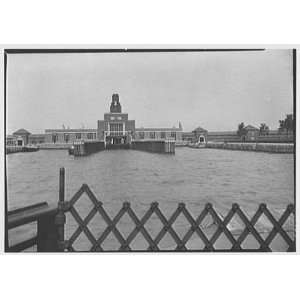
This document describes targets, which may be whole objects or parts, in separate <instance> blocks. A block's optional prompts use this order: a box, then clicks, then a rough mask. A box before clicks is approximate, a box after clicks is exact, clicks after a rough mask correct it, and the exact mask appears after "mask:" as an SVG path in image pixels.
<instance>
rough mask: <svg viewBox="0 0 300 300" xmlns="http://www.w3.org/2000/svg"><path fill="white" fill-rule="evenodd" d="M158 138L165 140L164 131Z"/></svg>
mask: <svg viewBox="0 0 300 300" xmlns="http://www.w3.org/2000/svg"><path fill="white" fill-rule="evenodd" d="M160 138H161V139H165V138H166V133H165V132H164V131H162V132H161V133H160Z"/></svg>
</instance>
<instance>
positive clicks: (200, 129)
mask: <svg viewBox="0 0 300 300" xmlns="http://www.w3.org/2000/svg"><path fill="white" fill-rule="evenodd" d="M194 131H207V130H206V129H204V128H202V127H200V126H199V127H197V128H195V129H194V130H193V131H192V132H194Z"/></svg>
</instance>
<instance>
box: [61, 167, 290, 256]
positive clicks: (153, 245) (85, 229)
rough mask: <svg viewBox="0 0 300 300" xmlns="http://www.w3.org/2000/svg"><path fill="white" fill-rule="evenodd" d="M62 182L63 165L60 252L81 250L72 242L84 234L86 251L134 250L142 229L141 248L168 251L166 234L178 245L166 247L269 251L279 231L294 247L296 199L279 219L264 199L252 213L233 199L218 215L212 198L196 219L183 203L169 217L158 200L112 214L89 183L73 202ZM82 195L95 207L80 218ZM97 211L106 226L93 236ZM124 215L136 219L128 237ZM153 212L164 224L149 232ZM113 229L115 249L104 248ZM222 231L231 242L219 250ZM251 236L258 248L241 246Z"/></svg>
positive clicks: (126, 205)
mask: <svg viewBox="0 0 300 300" xmlns="http://www.w3.org/2000/svg"><path fill="white" fill-rule="evenodd" d="M63 182H64V169H61V184H60V187H61V188H62V189H60V201H59V205H58V215H57V220H56V223H57V225H58V227H59V232H60V241H59V248H60V250H61V251H77V250H78V249H76V247H74V243H75V242H76V240H77V239H78V237H79V236H80V235H82V234H83V235H85V237H86V238H87V240H88V242H89V243H90V245H91V246H90V248H89V249H88V250H86V251H125V252H127V251H133V250H134V249H132V246H131V244H132V242H133V241H134V239H135V238H136V237H137V235H138V234H141V235H142V237H143V239H144V241H145V242H146V246H145V248H144V249H140V251H165V250H166V249H161V248H160V246H159V244H160V242H161V241H162V240H163V238H164V237H165V236H166V234H167V233H168V234H169V235H170V236H171V238H172V239H173V241H174V243H175V245H176V246H175V247H174V249H173V248H172V249H167V251H236V252H240V251H247V252H249V251H263V252H269V251H272V248H271V246H270V245H271V243H272V241H273V240H274V238H275V237H276V236H277V235H280V236H281V239H282V240H283V241H284V242H285V243H286V245H287V249H286V250H287V251H295V207H294V205H293V204H290V205H288V206H287V207H286V209H285V211H284V212H283V214H282V215H281V216H280V217H279V219H276V218H275V217H274V216H273V215H272V213H271V212H270V210H269V209H268V208H267V206H266V205H265V204H261V205H260V206H259V208H258V210H257V211H256V213H255V214H254V215H253V216H252V218H248V217H247V216H246V214H245V213H244V212H243V210H242V209H241V208H240V206H239V205H238V204H233V205H232V208H231V209H230V210H229V211H228V213H227V215H226V216H225V217H220V215H219V214H218V213H217V212H216V210H215V209H214V207H213V206H212V204H210V203H208V204H206V205H205V207H204V209H203V210H202V212H201V213H200V214H199V216H198V217H197V218H194V217H193V216H192V214H191V213H190V212H189V211H188V209H187V208H186V206H185V204H184V203H179V204H178V206H177V208H176V210H175V211H174V212H173V213H172V214H171V216H170V217H168V218H167V217H166V216H165V215H164V213H163V212H162V211H161V209H160V207H159V204H158V203H157V202H154V203H152V204H151V205H150V208H149V209H148V210H147V211H146V212H145V213H144V215H143V216H142V217H138V216H137V214H136V213H135V212H134V210H133V209H132V207H131V205H130V203H128V202H125V203H124V204H123V206H122V208H121V209H120V210H119V211H118V213H117V214H116V215H115V216H114V217H113V218H111V217H110V216H109V214H108V213H107V211H106V210H105V208H104V207H103V204H102V202H100V201H99V200H98V199H97V198H96V196H95V195H94V194H93V192H92V191H91V189H90V188H89V187H88V185H86V184H83V185H82V187H81V188H80V189H79V190H78V191H77V192H76V193H75V195H74V196H73V197H72V198H71V200H70V201H64V185H63ZM84 194H85V195H86V196H87V197H88V198H89V199H90V201H91V203H92V208H91V209H90V211H89V212H87V214H86V216H84V217H82V216H81V214H80V213H79V212H78V209H77V208H76V203H77V202H78V200H79V199H80V198H81V197H82V196H83V195H84ZM67 213H69V214H70V215H71V216H72V217H73V218H74V220H75V223H76V226H75V227H76V229H75V231H74V232H73V233H72V234H71V235H70V237H69V238H68V239H67V240H65V222H66V214H67ZM97 215H98V216H100V217H101V218H102V219H103V220H104V224H105V225H104V226H103V228H100V227H99V232H102V233H101V234H100V235H97V236H95V235H94V234H93V233H92V231H91V229H90V228H89V223H90V222H91V221H92V220H93V218H94V217H95V216H97ZM125 215H127V216H128V217H129V218H130V220H131V221H132V223H133V224H134V227H133V229H132V230H131V231H130V232H129V234H128V235H127V236H124V234H122V233H121V231H120V230H119V228H118V225H120V224H119V223H120V222H121V219H122V218H123V216H125ZM153 216H155V217H156V221H157V222H160V223H161V229H160V230H159V232H158V233H157V234H155V235H153V234H152V235H151V234H150V232H149V230H147V228H146V225H147V222H148V221H149V220H150V218H151V217H153ZM207 216H209V217H210V218H211V219H212V221H213V223H214V225H215V227H216V230H215V231H214V232H213V234H212V235H211V236H208V235H207V233H206V230H205V229H204V228H203V227H202V222H203V220H204V219H205V218H206V217H207ZM179 217H184V218H185V220H186V221H187V222H188V230H187V232H186V233H185V234H184V235H183V236H182V237H180V236H179V234H178V233H177V232H176V230H175V228H174V227H173V225H174V223H175V221H176V220H177V219H178V218H179ZM235 217H239V219H240V220H241V221H242V223H243V224H244V226H245V227H244V229H243V230H242V231H241V232H240V233H239V234H234V233H233V232H232V231H231V230H230V229H229V226H228V225H229V224H230V222H231V221H232V220H233V219H234V218H235ZM261 217H266V218H267V219H268V221H269V222H270V224H271V225H272V228H271V230H269V231H268V232H267V233H264V235H262V234H261V233H260V232H259V231H258V230H257V228H256V224H257V222H258V221H259V219H260V218H261ZM290 218H292V220H293V225H292V233H293V234H292V236H290V235H289V234H288V231H287V230H285V229H284V224H285V223H286V222H287V220H288V219H290ZM100 229H101V230H100ZM110 234H113V235H114V237H115V238H116V239H117V241H118V242H119V244H120V246H119V247H118V249H117V250H113V249H104V247H103V243H104V242H105V241H106V239H107V238H108V236H109V235H110ZM194 234H196V235H197V236H198V238H200V240H201V241H202V245H204V246H203V247H199V249H198V248H197V249H193V250H191V249H189V247H188V246H187V244H188V242H189V240H190V239H191V237H192V236H193V235H194ZM223 234H224V235H225V237H226V239H227V240H228V241H229V242H230V247H227V248H226V249H225V248H224V249H222V247H221V249H220V248H217V247H215V244H216V242H217V240H218V239H219V238H220V236H221V235H223ZM249 235H251V236H252V237H253V238H254V239H255V241H256V244H258V245H259V246H258V247H257V248H255V249H252V248H251V247H250V248H244V247H243V242H244V241H245V239H246V238H247V237H248V236H249ZM134 251H136V250H134Z"/></svg>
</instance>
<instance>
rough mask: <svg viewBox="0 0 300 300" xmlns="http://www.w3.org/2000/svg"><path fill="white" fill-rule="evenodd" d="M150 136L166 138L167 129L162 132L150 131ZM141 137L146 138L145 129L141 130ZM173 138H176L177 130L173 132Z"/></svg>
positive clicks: (152, 137) (151, 137)
mask: <svg viewBox="0 0 300 300" xmlns="http://www.w3.org/2000/svg"><path fill="white" fill-rule="evenodd" d="M149 137H150V139H155V138H156V137H160V138H161V139H165V138H166V132H165V131H161V132H155V131H150V132H149ZM139 138H140V139H144V138H145V132H144V131H140V132H139ZM171 138H174V139H175V140H176V132H175V131H172V132H171Z"/></svg>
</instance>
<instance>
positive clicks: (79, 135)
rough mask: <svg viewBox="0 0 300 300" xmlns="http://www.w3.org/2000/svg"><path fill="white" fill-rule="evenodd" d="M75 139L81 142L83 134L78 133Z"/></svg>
mask: <svg viewBox="0 0 300 300" xmlns="http://www.w3.org/2000/svg"><path fill="white" fill-rule="evenodd" d="M75 138H76V140H80V139H81V133H80V132H78V133H76V134H75Z"/></svg>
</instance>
